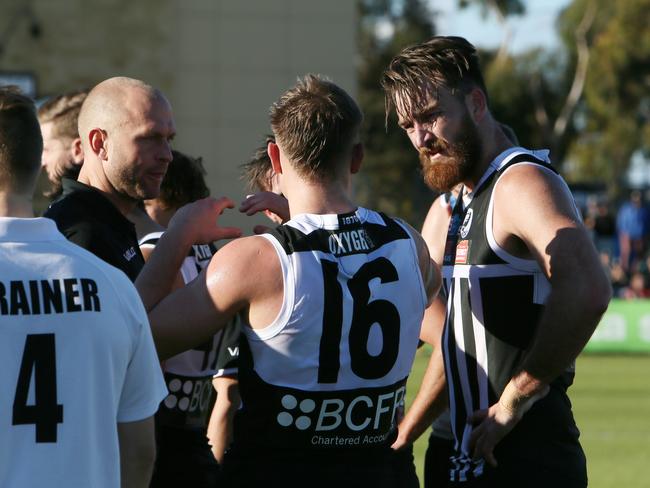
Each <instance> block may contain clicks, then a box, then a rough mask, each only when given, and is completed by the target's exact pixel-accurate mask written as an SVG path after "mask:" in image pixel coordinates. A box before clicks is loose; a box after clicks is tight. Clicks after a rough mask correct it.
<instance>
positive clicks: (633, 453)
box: [407, 347, 650, 488]
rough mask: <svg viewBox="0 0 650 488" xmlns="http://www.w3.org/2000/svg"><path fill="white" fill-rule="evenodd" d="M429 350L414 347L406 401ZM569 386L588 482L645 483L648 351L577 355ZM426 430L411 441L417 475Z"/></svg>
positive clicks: (649, 458)
mask: <svg viewBox="0 0 650 488" xmlns="http://www.w3.org/2000/svg"><path fill="white" fill-rule="evenodd" d="M429 355H430V350H429V349H426V347H425V348H422V349H421V350H420V351H418V354H417V357H416V360H415V364H414V366H413V372H412V373H411V377H410V378H409V383H408V385H409V386H408V395H407V404H408V403H409V402H410V401H411V400H412V398H413V397H414V396H415V394H416V393H417V389H418V386H419V383H420V379H421V377H422V374H423V373H424V370H425V368H426V365H427V362H428V361H429ZM576 368H577V372H576V380H575V383H574V385H573V386H572V387H571V389H570V390H569V396H570V398H571V401H572V402H573V410H574V414H575V417H576V422H577V423H578V427H579V428H580V431H581V432H582V436H581V442H582V446H583V448H584V450H585V452H586V454H587V462H588V471H589V486H590V488H642V487H644V488H647V487H650V479H649V477H648V476H647V474H646V471H647V468H648V466H649V465H650V356H614V355H594V354H591V355H583V356H581V357H580V358H578V362H577V366H576ZM428 435H429V434H428V433H426V434H424V435H423V436H422V437H421V438H420V439H419V440H418V441H417V442H416V443H415V446H414V455H415V461H416V467H417V471H418V476H419V477H420V480H421V484H422V485H423V482H422V480H423V479H424V478H423V477H422V467H423V466H422V463H423V459H424V452H425V450H426V446H427V439H428Z"/></svg>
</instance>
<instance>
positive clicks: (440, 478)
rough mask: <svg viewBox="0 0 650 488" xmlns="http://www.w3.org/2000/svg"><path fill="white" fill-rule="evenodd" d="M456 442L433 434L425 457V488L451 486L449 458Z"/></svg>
mask: <svg viewBox="0 0 650 488" xmlns="http://www.w3.org/2000/svg"><path fill="white" fill-rule="evenodd" d="M453 452H454V441H453V440H450V439H444V438H442V437H438V436H435V435H433V434H431V435H430V436H429V446H428V447H427V452H426V454H425V455H424V488H444V487H446V486H447V485H448V484H449V457H450V456H451V455H452V453H453Z"/></svg>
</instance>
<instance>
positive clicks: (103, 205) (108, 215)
mask: <svg viewBox="0 0 650 488" xmlns="http://www.w3.org/2000/svg"><path fill="white" fill-rule="evenodd" d="M61 187H62V188H63V193H62V194H61V197H60V198H65V197H67V196H68V195H71V194H73V193H76V194H77V195H78V196H79V197H81V199H82V200H83V201H84V203H87V204H88V205H91V206H92V207H93V212H96V214H95V215H96V217H97V218H98V219H102V220H103V221H104V222H108V223H111V225H121V226H128V228H129V229H132V230H133V232H135V224H134V223H133V222H131V221H130V220H129V219H127V218H126V217H125V216H124V215H123V214H122V212H120V211H119V210H118V208H117V207H116V206H115V205H113V202H111V201H110V200H109V199H108V198H107V197H106V195H104V194H103V193H102V192H101V191H99V190H98V189H97V188H93V187H92V186H89V185H86V184H84V183H81V182H80V181H77V180H72V179H70V178H61Z"/></svg>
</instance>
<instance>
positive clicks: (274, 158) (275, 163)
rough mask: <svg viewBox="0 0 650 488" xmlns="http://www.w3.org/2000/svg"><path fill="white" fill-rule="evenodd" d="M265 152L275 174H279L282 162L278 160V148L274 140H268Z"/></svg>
mask: <svg viewBox="0 0 650 488" xmlns="http://www.w3.org/2000/svg"><path fill="white" fill-rule="evenodd" d="M266 152H267V153H268V155H269V158H270V159H271V166H272V167H273V171H274V172H275V173H276V174H278V175H281V174H282V163H281V162H280V148H279V147H278V145H277V144H276V143H275V142H269V143H268V145H267V146H266Z"/></svg>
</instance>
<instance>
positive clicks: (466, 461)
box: [443, 148, 578, 482]
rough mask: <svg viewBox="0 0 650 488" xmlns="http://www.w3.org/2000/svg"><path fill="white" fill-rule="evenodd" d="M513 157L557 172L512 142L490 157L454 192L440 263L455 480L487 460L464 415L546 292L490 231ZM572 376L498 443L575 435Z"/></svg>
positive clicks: (510, 358)
mask: <svg viewBox="0 0 650 488" xmlns="http://www.w3.org/2000/svg"><path fill="white" fill-rule="evenodd" d="M516 164H534V165H539V166H541V167H543V168H546V169H547V170H548V171H552V172H553V173H557V172H556V171H555V170H554V169H553V167H552V166H551V165H550V163H549V161H548V158H547V151H539V152H531V151H527V150H524V149H522V148H513V149H510V150H508V151H506V152H504V153H502V154H501V155H500V156H499V157H497V158H496V159H495V160H494V161H493V162H492V163H491V165H490V167H489V168H488V170H487V171H486V173H485V174H484V176H483V177H482V179H481V180H480V181H479V183H478V185H477V186H476V188H475V189H474V192H473V194H472V195H470V196H469V197H465V198H458V201H457V203H456V205H455V207H454V211H453V214H452V218H451V222H450V224H449V231H448V235H447V243H446V246H445V253H444V262H443V286H444V287H445V290H446V291H447V296H448V302H447V316H446V322H445V328H444V332H443V351H444V359H445V370H446V375H447V384H448V389H449V403H450V411H451V423H452V430H453V432H454V438H455V442H456V445H455V451H456V452H455V455H454V456H453V457H452V472H451V479H452V481H456V482H458V481H461V482H462V481H466V480H469V479H472V478H474V477H476V476H480V475H481V474H482V473H483V470H484V462H483V461H482V460H480V461H476V462H473V461H472V460H471V459H470V456H469V452H468V444H469V438H470V435H471V432H472V426H471V425H470V424H469V423H468V422H467V418H468V415H471V414H472V413H473V412H475V411H477V410H482V409H487V408H488V407H489V406H490V405H493V404H494V403H496V402H497V401H498V399H499V397H500V395H501V393H502V392H503V389H504V388H505V386H506V384H507V383H508V381H509V380H510V379H511V377H512V376H513V374H514V373H515V372H516V369H517V367H518V366H519V364H520V362H521V360H522V357H523V355H524V352H525V350H526V349H527V347H528V346H529V345H530V343H531V341H532V338H533V335H534V333H535V329H536V326H537V323H538V320H539V317H540V315H541V313H542V311H543V309H544V303H545V301H546V297H547V295H548V293H549V291H550V284H549V281H548V279H547V278H546V276H545V275H544V273H543V270H542V269H541V268H540V266H539V264H538V263H537V262H536V261H535V260H532V259H530V260H529V259H521V258H518V257H515V256H512V255H510V254H508V253H507V252H506V251H505V250H504V249H502V248H501V247H499V245H498V244H497V243H496V241H495V239H494V236H493V234H492V218H493V198H492V197H493V192H494V189H495V187H496V185H497V182H498V181H499V178H500V177H501V176H502V175H503V174H504V173H505V172H506V171H507V170H508V169H509V168H511V167H512V166H513V165H516ZM558 178H560V177H559V176H558ZM562 184H564V183H562ZM470 198H471V200H470ZM468 201H469V203H468ZM572 380H573V371H567V372H566V373H565V374H564V375H562V376H561V377H559V378H558V379H557V380H556V381H555V382H554V383H553V384H552V389H551V393H550V394H549V395H548V396H547V397H546V398H544V399H543V400H541V401H539V402H538V403H537V404H536V405H535V406H534V407H533V409H531V410H530V411H529V412H528V413H527V414H526V415H525V416H524V418H523V419H522V421H521V422H520V423H519V424H518V425H517V426H516V427H515V430H513V431H512V433H511V434H512V435H509V436H507V437H506V438H505V439H504V440H503V441H502V443H504V444H505V445H507V443H508V442H515V439H525V438H526V437H527V435H528V434H532V433H533V432H534V433H535V435H534V436H532V437H530V438H528V440H527V441H526V443H529V444H524V443H522V444H523V445H522V447H521V449H522V453H523V452H524V451H525V446H526V445H531V446H532V445H533V444H534V443H536V442H540V443H543V442H545V440H548V441H549V443H550V442H554V438H555V440H556V441H558V443H561V442H562V439H571V442H573V441H576V442H577V435H578V432H577V429H576V428H575V423H574V422H573V418H572V415H571V410H570V403H569V401H568V398H566V389H567V388H568V386H569V385H570V384H571V382H572ZM551 416H555V419H550V418H549V417H551ZM553 436H554V438H551V437H553ZM540 437H541V439H540ZM547 437H548V439H547ZM542 445H543V444H542ZM522 455H524V454H522Z"/></svg>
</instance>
